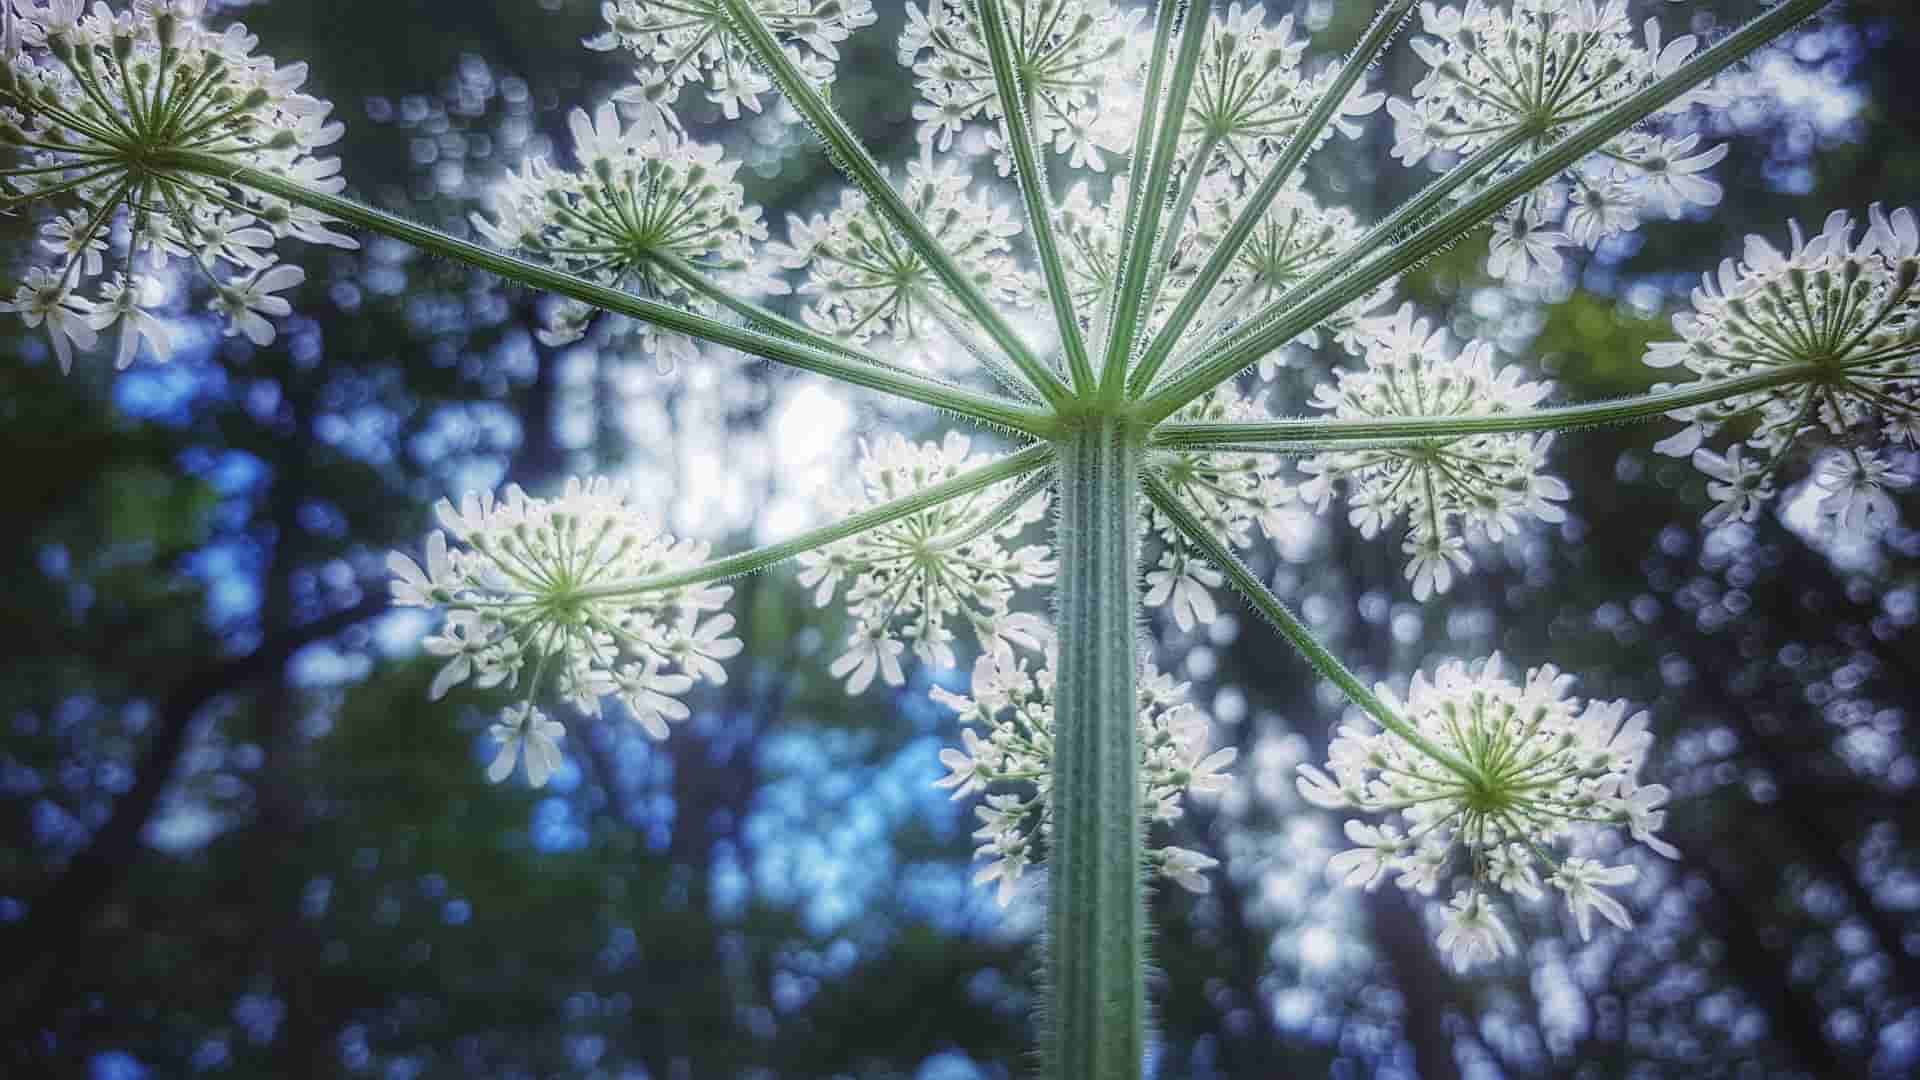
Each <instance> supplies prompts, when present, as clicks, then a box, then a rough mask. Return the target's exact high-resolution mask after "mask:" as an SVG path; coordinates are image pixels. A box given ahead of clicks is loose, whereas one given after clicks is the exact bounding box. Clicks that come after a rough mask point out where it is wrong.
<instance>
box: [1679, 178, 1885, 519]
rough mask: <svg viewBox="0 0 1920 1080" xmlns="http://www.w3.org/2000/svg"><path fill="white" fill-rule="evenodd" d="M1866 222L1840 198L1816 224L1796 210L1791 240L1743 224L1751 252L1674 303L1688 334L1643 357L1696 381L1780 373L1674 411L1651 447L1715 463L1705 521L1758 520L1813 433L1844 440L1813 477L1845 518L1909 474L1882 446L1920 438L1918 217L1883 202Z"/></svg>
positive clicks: (1825, 505)
mask: <svg viewBox="0 0 1920 1080" xmlns="http://www.w3.org/2000/svg"><path fill="white" fill-rule="evenodd" d="M1866 224H1867V228H1866V230H1865V231H1864V233H1862V232H1861V230H1860V222H1858V221H1856V220H1855V219H1854V218H1853V216H1852V215H1850V214H1848V213H1847V212H1846V211H1844V210H1836V211H1834V212H1833V213H1832V214H1831V215H1829V216H1828V218H1827V220H1826V224H1825V226H1824V227H1823V228H1822V229H1821V230H1820V232H1819V233H1818V234H1816V235H1814V236H1808V235H1806V233H1805V232H1804V231H1802V230H1801V228H1800V225H1799V223H1798V222H1794V223H1791V224H1790V225H1789V234H1790V239H1789V243H1788V247H1787V250H1786V251H1781V250H1780V249H1779V248H1776V247H1774V246H1773V244H1772V243H1771V242H1769V241H1768V240H1767V239H1766V238H1765V237H1761V236H1749V237H1747V243H1746V250H1745V252H1744V253H1743V258H1741V259H1740V260H1738V261H1736V260H1733V259H1727V260H1724V261H1723V262H1722V263H1721V264H1720V268H1719V271H1718V272H1717V273H1714V274H1709V275H1705V276H1704V277H1702V279H1701V283H1700V286H1699V287H1698V288H1696V289H1694V290H1693V310H1692V311H1690V312H1682V313H1680V314H1678V315H1675V316H1674V319H1673V328H1674V330H1676V331H1677V332H1678V333H1679V335H1680V340H1678V341H1665V342H1659V343H1656V344H1654V345H1653V346H1651V347H1650V348H1649V349H1648V351H1647V354H1646V362H1647V364H1648V365H1650V366H1652V367H1656V368H1673V367H1678V368H1683V369H1684V370H1686V371H1688V372H1690V373H1692V374H1693V375H1694V376H1695V378H1696V380H1697V381H1698V382H1700V383H1710V382H1712V381H1714V380H1724V379H1731V378H1738V377H1742V376H1751V375H1764V374H1766V373H1768V372H1777V373H1779V374H1781V375H1782V376H1783V379H1782V381H1781V383H1780V384H1779V385H1777V386H1773V387H1769V388H1766V389H1760V390H1755V391H1752V392H1749V393H1740V394H1731V395H1728V396H1726V397H1722V398H1720V399H1718V400H1716V401H1713V402H1711V403H1709V404H1705V405H1697V406H1691V407H1688V408H1685V409H1680V410H1676V411H1675V412H1673V413H1672V414H1670V415H1671V416H1672V417H1673V418H1674V419H1676V420H1680V421H1682V422H1684V423H1685V425H1686V426H1685V427H1683V428H1681V429H1680V430H1679V431H1677V432H1675V433H1674V434H1673V435H1671V436H1669V437H1667V438H1665V439H1662V440H1661V441H1660V442H1658V443H1656V444H1655V447H1654V448H1655V449H1656V450H1658V451H1660V452H1661V453H1664V454H1669V455H1671V456H1674V457H1684V458H1691V459H1692V461H1693V463H1694V466H1695V467H1696V468H1698V469H1699V470H1700V471H1701V472H1702V473H1705V474H1706V475H1707V477H1708V479H1709V480H1710V483H1709V484H1708V487H1707V491H1708V494H1709V495H1710V496H1711V497H1712V498H1713V499H1714V504H1715V505H1714V508H1713V509H1712V510H1711V511H1710V512H1709V513H1708V514H1707V524H1709V525H1718V524H1721V523H1722V522H1727V521H1734V520H1739V521H1752V520H1754V518H1756V517H1757V516H1758V515H1759V513H1760V509H1761V507H1762V506H1764V505H1765V503H1766V502H1767V501H1768V500H1770V499H1771V498H1772V497H1773V496H1774V494H1775V493H1776V492H1777V491H1778V490H1779V487H1778V484H1777V483H1776V479H1777V477H1778V475H1779V472H1780V469H1781V467H1782V466H1783V465H1784V464H1785V462H1786V459H1787V458H1788V456H1789V455H1790V454H1791V452H1792V451H1793V450H1794V448H1795V447H1797V446H1799V445H1801V444H1802V443H1803V442H1805V441H1808V440H1813V439H1824V440H1825V441H1827V442H1830V443H1832V444H1834V445H1835V447H1836V448H1837V456H1833V455H1829V456H1828V458H1827V459H1826V464H1825V465H1823V466H1822V467H1821V469H1820V470H1819V472H1818V475H1817V476H1816V482H1817V483H1818V484H1819V486H1820V487H1821V488H1822V489H1823V490H1825V491H1827V492H1828V493H1829V494H1828V495H1827V496H1826V498H1825V499H1823V501H1822V504H1821V509H1822V510H1823V511H1824V512H1826V515H1827V516H1828V517H1829V518H1830V519H1832V520H1834V521H1835V522H1837V523H1838V524H1839V525H1840V526H1841V527H1842V528H1845V529H1848V530H1849V531H1863V530H1865V529H1866V528H1867V527H1868V526H1870V525H1872V524H1876V523H1882V522H1885V521H1887V520H1890V519H1891V517H1892V505H1891V500H1888V499H1887V498H1886V496H1885V494H1884V493H1885V492H1886V491H1887V490H1889V489H1892V488H1899V487H1905V486H1906V485H1907V484H1908V483H1910V482H1911V478H1910V477H1908V476H1906V475H1904V474H1901V473H1898V472H1896V471H1894V468H1893V466H1892V465H1891V464H1890V463H1889V462H1888V461H1887V460H1885V458H1884V457H1883V456H1882V451H1883V447H1884V445H1885V444H1890V443H1900V442H1904V443H1906V444H1907V445H1909V446H1913V445H1915V444H1916V442H1920V363H1917V362H1916V357H1920V297H1916V295H1915V293H1914V284H1915V282H1916V281H1920V224H1916V219H1915V216H1914V213H1913V211H1912V210H1908V209H1904V208H1902V209H1899V210H1895V211H1894V212H1893V213H1892V214H1888V213H1886V212H1885V211H1884V210H1882V209H1881V208H1880V206H1879V205H1877V204H1876V205H1875V206H1873V207H1872V208H1871V209H1870V210H1869V211H1868V213H1867V222H1866ZM1680 385H1683V386H1685V385H1694V384H1684V383H1683V384H1680ZM1659 388H1660V389H1665V388H1666V384H1662V385H1661V387H1659ZM1727 428H1732V429H1733V430H1734V431H1735V432H1737V433H1738V434H1739V435H1740V436H1741V438H1740V441H1739V442H1738V443H1736V444H1735V445H1732V446H1729V447H1728V448H1727V449H1726V450H1725V451H1724V452H1719V451H1715V450H1713V449H1710V448H1708V447H1707V446H1706V445H1705V444H1706V443H1707V441H1708V440H1709V439H1713V438H1715V437H1717V436H1719V435H1720V434H1721V433H1722V432H1723V430H1724V429H1727ZM1748 452H1751V453H1752V454H1753V455H1755V457H1754V458H1753V459H1749V458H1748V457H1747V456H1746V454H1747V453H1748ZM1836 495H1840V496H1842V497H1840V498H1837V499H1836V498H1834V496H1836ZM1828 500H1832V501H1828Z"/></svg>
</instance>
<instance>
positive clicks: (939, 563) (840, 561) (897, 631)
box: [799, 432, 1054, 694]
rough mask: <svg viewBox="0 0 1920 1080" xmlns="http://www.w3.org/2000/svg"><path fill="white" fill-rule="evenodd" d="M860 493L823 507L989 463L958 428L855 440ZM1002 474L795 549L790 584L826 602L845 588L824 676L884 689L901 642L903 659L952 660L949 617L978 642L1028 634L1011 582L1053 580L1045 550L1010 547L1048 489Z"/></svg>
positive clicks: (876, 500) (896, 679) (858, 507)
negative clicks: (845, 620)
mask: <svg viewBox="0 0 1920 1080" xmlns="http://www.w3.org/2000/svg"><path fill="white" fill-rule="evenodd" d="M861 451H862V453H861V459H860V464H859V474H858V475H859V481H860V483H859V489H858V490H857V491H854V492H843V493H839V494H838V495H836V496H835V497H834V499H833V509H834V510H835V511H836V512H837V513H839V514H840V515H841V516H852V515H853V514H856V513H859V512H860V511H862V510H866V509H868V508H870V507H873V506H877V505H879V504H881V503H883V502H886V501H888V500H890V499H898V498H901V497H904V496H907V495H911V494H913V493H914V492H917V491H921V490H923V489H925V488H927V487H930V486H932V485H934V484H938V483H941V482H943V481H945V480H949V479H952V478H953V477H955V476H958V475H960V474H961V473H963V472H966V471H968V470H970V469H975V468H979V467H980V466H983V465H986V464H988V463H990V462H991V461H993V460H994V458H995V456H996V455H993V454H991V453H986V452H976V451H974V450H973V444H972V441H971V440H969V439H968V438H967V437H965V436H963V435H961V434H959V433H958V432H955V433H952V434H949V435H948V436H947V437H946V438H945V439H944V440H942V441H940V442H937V443H931V442H930V443H919V444H915V443H912V442H909V441H908V440H907V439H906V438H904V437H903V436H900V435H890V436H887V437H885V438H882V439H879V440H877V441H874V442H871V443H868V442H862V444H861ZM1021 484H1022V482H1021V481H1019V480H1008V481H1003V482H1001V483H998V484H994V485H991V486H989V487H987V488H984V489H982V490H980V491H977V492H974V493H972V494H970V495H966V496H963V497H961V498H957V499H952V500H949V501H947V502H945V503H942V504H940V505H938V506H934V507H931V508H929V509H927V510H925V511H922V512H919V513H915V514H910V515H908V516H906V517H903V518H901V519H899V520H898V521H895V522H891V523H889V524H887V525H883V526H881V527H879V528H876V529H871V530H868V531H867V532H864V533H861V534H859V535H858V536H854V537H851V538H849V539H847V540H843V541H840V542H839V543H835V544H831V545H828V546H827V547H824V548H820V549H818V550H815V551H809V552H805V553H803V554H802V555H801V556H800V558H799V561H800V566H801V573H800V583H801V584H802V585H807V586H811V587H812V588H813V590H814V593H813V599H814V603H815V604H817V605H819V606H822V607H824V606H826V604H828V603H829V602H831V601H832V599H833V598H834V597H835V596H836V595H838V594H839V590H840V588H841V587H842V585H843V584H844V585H845V588H846V593H845V596H846V606H847V610H848V612H849V613H850V614H851V615H852V616H853V619H854V622H855V624H856V625H855V629H854V631H853V633H852V635H851V636H850V637H849V639H848V645H849V650H848V652H847V653H846V654H845V655H843V656H842V657H841V658H840V659H839V660H838V661H836V662H835V663H834V665H833V668H832V670H833V673H834V675H835V676H836V677H838V676H849V682H848V690H849V692H851V693H856V694H857V693H860V692H861V691H862V690H865V689H866V687H867V686H868V685H870V684H871V683H872V681H873V677H874V675H875V674H876V673H879V674H881V675H882V676H884V678H885V679H886V681H887V683H888V684H889V685H893V686H898V685H900V684H901V682H903V681H904V679H905V674H904V672H903V671H902V670H901V667H900V661H899V657H900V655H901V654H902V653H903V652H904V651H905V650H906V646H907V645H908V644H909V643H911V645H912V647H913V652H914V655H915V656H917V657H918V658H920V659H921V660H922V661H924V662H926V663H929V664H934V665H937V666H940V667H952V666H953V664H954V663H955V657H954V652H953V646H952V642H953V640H954V637H955V635H954V631H953V628H952V627H951V626H950V625H949V624H950V623H951V622H953V621H955V620H959V621H962V622H963V623H964V624H965V626H966V627H967V629H968V630H969V631H970V632H971V633H972V636H973V638H974V640H975V641H976V642H977V643H979V644H980V645H981V646H982V647H983V648H991V647H994V646H995V645H996V644H998V643H1006V642H1012V643H1023V642H1029V641H1032V638H1031V635H1030V633H1029V627H1030V625H1031V624H1030V620H1032V619H1033V618H1034V617H1033V616H1031V615H1025V614H1023V613H1020V612H1016V611H1014V610H1012V608H1011V606H1010V605H1011V604H1012V602H1013V599H1014V597H1015V595H1016V593H1017V592H1018V591H1019V590H1020V589H1026V588H1031V587H1033V586H1036V585H1044V584H1048V583H1050V582H1052V581H1053V576H1054V561H1053V558H1052V557H1051V554H1050V552H1048V550H1047V549H1046V547H1044V546H1042V545H1039V544H1018V545H1017V544H1016V541H1017V539H1018V537H1019V536H1020V535H1021V534H1022V533H1024V532H1026V531H1027V529H1028V528H1029V526H1031V525H1032V524H1033V523H1034V522H1036V521H1038V520H1040V518H1041V517H1043V516H1044V515H1045V514H1046V510H1047V496H1046V495H1045V494H1044V493H1036V492H1033V491H1028V492H1027V494H1026V495H1025V496H1024V497H1022V496H1021V495H1020V492H1021V490H1022V489H1021Z"/></svg>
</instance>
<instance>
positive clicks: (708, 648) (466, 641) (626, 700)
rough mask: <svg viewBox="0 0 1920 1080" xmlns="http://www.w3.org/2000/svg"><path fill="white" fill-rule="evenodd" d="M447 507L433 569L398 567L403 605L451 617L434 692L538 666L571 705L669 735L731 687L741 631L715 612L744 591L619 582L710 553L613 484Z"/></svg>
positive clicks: (393, 564)
mask: <svg viewBox="0 0 1920 1080" xmlns="http://www.w3.org/2000/svg"><path fill="white" fill-rule="evenodd" d="M435 512H436V513H437V515H438V517H439V520H440V524H441V525H442V526H443V528H444V532H443V531H440V530H436V531H434V532H432V533H430V534H428V536H427V539H426V545H425V548H426V550H425V565H424V566H423V565H422V564H421V563H419V562H416V561H415V560H414V559H413V558H411V557H409V556H408V555H406V554H403V553H401V552H394V553H392V554H391V555H389V556H388V558H387V565H388V568H389V569H390V570H391V571H392V573H393V575H394V579H393V582H392V590H393V599H394V602H395V603H397V604H401V605H408V606H419V607H438V608H444V609H445V610H446V612H447V618H446V622H445V624H444V626H443V627H442V629H441V631H440V633H438V634H436V635H433V636H430V637H429V638H428V639H427V640H426V648H427V651H428V652H430V653H432V654H434V655H437V656H445V657H448V660H447V663H446V665H445V666H444V667H442V668H441V670H440V672H439V674H438V675H437V676H436V677H435V679H434V682H433V686H432V688H431V690H430V693H431V695H432V696H434V697H436V698H437V697H439V696H441V695H442V694H444V693H446V692H447V691H448V690H450V689H451V688H453V687H454V686H456V685H459V684H461V683H463V682H466V681H467V680H469V679H471V680H472V681H473V683H474V685H476V686H477V687H479V688H481V689H485V688H488V687H493V686H500V685H502V684H507V685H517V684H518V681H519V676H520V674H521V673H522V672H524V671H533V672H536V673H544V672H551V674H552V678H553V680H554V687H555V689H556V690H557V691H558V693H559V694H560V696H561V697H563V698H565V699H566V700H567V701H568V702H569V703H570V704H572V705H573V706H574V707H575V708H577V709H579V710H580V711H581V712H582V713H584V714H586V715H587V716H590V717H597V716H598V715H599V714H600V709H601V700H602V699H603V698H612V699H614V700H617V701H618V702H620V703H621V704H622V705H623V706H624V707H625V709H626V710H627V712H628V714H629V716H630V717H631V719H632V720H633V722H634V723H635V724H637V725H639V726H640V727H641V728H642V729H643V730H644V731H645V732H646V733H647V734H648V735H649V736H650V737H652V738H655V739H664V738H666V737H667V724H668V722H669V721H676V720H684V719H686V718H687V717H688V716H689V715H690V710H689V709H688V707H687V705H686V703H685V702H684V701H682V700H681V698H682V697H683V696H684V695H686V694H687V693H688V692H689V691H690V690H691V689H692V688H693V687H694V685H695V684H696V683H697V682H710V683H718V682H723V681H725V672H724V671H723V670H722V669H721V668H720V666H719V663H718V661H719V660H722V659H725V658H728V657H731V656H733V655H735V654H736V653H738V652H739V650H740V643H739V641H738V640H737V639H735V638H732V637H729V636H727V635H728V633H729V632H730V631H731V630H732V628H733V620H732V618H731V617H730V616H727V615H718V616H714V617H707V618H703V616H706V615H707V614H708V613H711V612H716V611H718V610H719V608H720V607H721V605H722V604H724V603H725V602H726V600H727V598H728V597H729V596H731V595H732V591H733V590H732V589H731V588H729V587H726V586H714V585H704V584H695V585H682V586H678V587H673V588H653V587H646V586H644V585H642V586H641V587H638V588H634V589H631V590H630V589H626V588H624V587H618V586H622V585H623V584H625V583H644V582H646V581H647V580H648V579H652V578H658V577H660V576H661V575H664V574H673V573H676V572H683V571H686V570H689V569H692V568H694V567H698V566H700V565H702V564H703V563H705V562H706V559H707V553H708V551H707V547H706V546H705V545H703V544H697V543H692V542H689V541H683V540H677V539H675V538H674V537H673V536H671V535H670V534H668V533H666V532H664V531H662V530H661V529H660V528H659V527H658V526H657V525H655V524H654V523H653V522H651V521H650V520H649V519H648V518H647V517H646V515H644V514H642V513H640V512H639V511H637V510H636V509H634V508H633V507H631V506H629V505H628V504H627V502H626V498H625V496H624V494H623V493H621V492H620V491H619V490H618V489H616V488H615V487H614V486H613V485H612V484H609V483H607V482H605V481H593V482H591V483H581V482H580V481H577V480H570V481H568V482H567V485H566V488H565V490H564V491H563V492H562V493H561V495H560V496H559V497H558V498H555V499H538V498H533V497H531V496H528V495H527V494H526V493H525V492H523V491H521V490H520V488H518V487H508V488H507V490H506V493H505V495H504V497H502V498H500V499H498V500H496V499H495V498H494V497H493V496H492V494H491V493H490V492H480V493H469V494H468V495H467V496H465V497H464V498H462V499H461V501H460V505H459V506H457V507H456V506H455V505H454V504H452V503H450V502H448V501H447V500H445V499H442V500H441V501H440V502H439V504H438V505H437V506H436V507H435ZM450 540H451V541H452V542H450ZM455 543H458V544H460V545H464V546H461V547H455V546H454V544H455ZM609 586H616V587H614V588H609ZM541 689H542V688H541V687H540V686H538V685H531V686H529V687H527V690H526V693H527V695H528V700H526V701H523V702H521V703H520V704H518V705H514V706H510V707H509V709H508V711H507V713H506V714H505V717H506V718H505V719H504V720H503V723H505V724H507V725H508V726H509V727H514V726H515V725H520V726H524V725H523V724H522V721H523V720H524V719H525V714H524V712H522V711H516V710H521V709H522V707H523V706H525V707H531V704H532V702H531V696H532V695H534V694H537V693H539V692H540V690H541ZM555 726H556V727H557V726H558V725H555ZM549 749H551V748H550V747H549ZM503 753H504V751H503ZM529 753H530V754H531V750H530V751H529ZM533 760H534V758H533V757H531V756H530V757H529V761H530V762H532V761H533ZM511 767H512V765H511V762H510V761H509V763H508V764H507V765H506V766H503V768H507V769H510V768H511ZM542 768H543V769H544V768H547V766H545V765H543V766H542ZM549 771H550V770H549ZM530 775H532V774H530ZM538 775H541V776H544V775H545V773H544V772H541V773H539V774H538Z"/></svg>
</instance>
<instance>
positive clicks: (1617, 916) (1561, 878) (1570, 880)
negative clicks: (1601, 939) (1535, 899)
mask: <svg viewBox="0 0 1920 1080" xmlns="http://www.w3.org/2000/svg"><path fill="white" fill-rule="evenodd" d="M1639 876H1640V872H1639V871H1638V870H1636V869H1634V868H1633V867H1631V866H1602V865H1601V864H1600V863H1597V862H1594V861H1593V860H1591V859H1582V858H1579V857H1577V856H1576V857H1573V858H1570V859H1568V860H1567V861H1566V862H1564V863H1561V864H1560V868H1559V869H1558V870H1555V871H1554V872H1553V877H1552V878H1550V879H1548V880H1549V881H1550V882H1551V883H1552V884H1553V887H1554V888H1556V889H1559V890H1560V891H1561V892H1563V893H1565V894H1566V897H1567V910H1569V911H1571V912H1573V921H1574V924H1575V925H1577V926H1579V928H1580V940H1582V941H1590V940H1592V938H1593V913H1594V912H1596V911H1597V912H1599V913H1600V915H1601V917H1602V918H1604V919H1606V920H1607V921H1608V922H1610V923H1612V924H1613V925H1615V926H1617V927H1619V928H1620V929H1622V930H1631V929H1633V916H1632V915H1629V914H1628V913H1627V909H1626V907H1625V906H1624V905H1622V904H1621V903H1620V901H1618V900H1615V899H1614V898H1613V897H1611V896H1608V895H1607V894H1606V893H1603V892H1601V891H1600V890H1601V888H1603V887H1606V886H1611V885H1629V884H1632V883H1633V881H1634V880H1635V879H1636V878H1638V877H1639Z"/></svg>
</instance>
